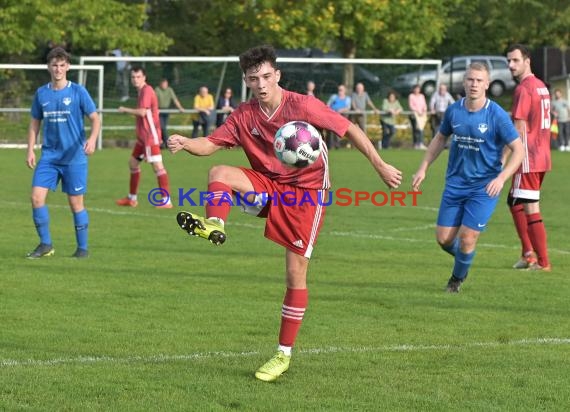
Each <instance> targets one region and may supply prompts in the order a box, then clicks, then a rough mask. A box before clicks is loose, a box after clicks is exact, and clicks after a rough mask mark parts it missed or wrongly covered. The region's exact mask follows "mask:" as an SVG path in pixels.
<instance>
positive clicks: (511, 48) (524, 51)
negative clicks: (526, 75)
mask: <svg viewBox="0 0 570 412" xmlns="http://www.w3.org/2000/svg"><path fill="white" fill-rule="evenodd" d="M515 50H519V51H520V52H521V54H522V56H523V58H524V59H530V49H529V48H528V47H527V46H525V45H524V44H520V43H515V44H511V45H510V46H509V47H508V48H507V53H511V52H514V51H515Z"/></svg>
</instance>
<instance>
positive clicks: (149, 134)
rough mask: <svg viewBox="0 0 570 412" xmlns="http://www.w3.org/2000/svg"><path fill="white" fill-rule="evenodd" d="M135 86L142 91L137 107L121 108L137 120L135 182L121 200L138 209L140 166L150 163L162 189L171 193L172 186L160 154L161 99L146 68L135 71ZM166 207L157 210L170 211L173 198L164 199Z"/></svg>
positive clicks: (132, 167) (131, 162) (131, 161)
mask: <svg viewBox="0 0 570 412" xmlns="http://www.w3.org/2000/svg"><path fill="white" fill-rule="evenodd" d="M131 83H132V84H133V86H134V88H135V89H136V90H137V91H138V100H137V107H136V108H134V109H132V108H130V107H123V106H121V107H119V109H118V110H119V112H121V113H128V114H132V115H133V116H135V117H136V134H137V142H136V144H135V147H134V149H133V152H132V155H131V157H130V159H129V168H130V170H131V178H130V183H129V195H128V196H127V197H124V198H122V199H119V200H117V205H119V206H130V207H136V206H137V204H138V201H137V192H138V189H139V181H140V177H141V169H140V162H142V161H143V160H145V159H146V161H147V162H148V163H150V164H151V165H152V168H153V170H154V173H155V174H156V179H157V180H158V186H159V187H160V188H161V189H164V190H165V193H170V187H169V184H168V173H167V172H166V169H165V168H164V165H163V163H162V154H161V152H160V142H161V141H162V138H161V130H160V120H159V116H158V98H157V97H156V93H155V92H154V89H153V88H152V86H150V85H149V84H147V82H146V73H145V70H144V69H143V68H142V67H133V68H132V69H131ZM163 200H164V203H163V204H160V205H157V206H155V207H156V208H158V209H170V208H172V203H171V202H170V198H163Z"/></svg>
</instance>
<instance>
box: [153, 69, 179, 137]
mask: <svg viewBox="0 0 570 412" xmlns="http://www.w3.org/2000/svg"><path fill="white" fill-rule="evenodd" d="M154 92H155V93H156V98H157V99H158V111H159V112H158V118H159V120H160V130H161V134H162V144H161V147H162V148H166V143H167V141H168V118H169V117H170V116H169V115H170V113H166V112H164V110H168V109H170V108H171V107H172V104H173V103H174V105H175V106H176V108H177V109H178V110H179V111H180V112H183V111H184V107H182V105H181V104H180V101H179V100H178V97H176V93H175V92H174V89H173V88H172V87H170V86H169V85H168V79H166V78H163V79H161V80H160V83H159V84H158V86H157V87H156V88H155V89H154Z"/></svg>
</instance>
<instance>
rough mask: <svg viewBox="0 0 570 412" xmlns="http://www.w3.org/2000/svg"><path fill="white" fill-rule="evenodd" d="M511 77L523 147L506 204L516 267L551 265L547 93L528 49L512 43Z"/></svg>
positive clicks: (514, 113) (515, 118)
mask: <svg viewBox="0 0 570 412" xmlns="http://www.w3.org/2000/svg"><path fill="white" fill-rule="evenodd" d="M507 60H508V62H509V69H510V71H511V73H512V74H513V78H514V79H515V80H516V81H517V82H518V86H517V88H516V89H515V93H514V96H513V107H512V110H511V115H512V118H513V121H514V124H515V128H516V129H517V130H518V132H519V133H520V136H521V139H522V142H523V145H524V147H525V157H524V160H523V162H522V165H521V167H520V169H519V171H518V172H517V173H516V174H515V175H514V176H513V179H512V185H511V190H510V192H509V197H508V205H509V207H510V210H511V214H512V215H513V220H514V223H515V227H516V230H517V233H518V235H519V238H520V240H521V244H522V256H521V258H520V260H519V261H518V262H516V263H515V265H514V266H513V267H514V268H515V269H528V270H542V271H550V270H551V269H552V267H551V265H550V261H549V259H548V250H547V243H546V229H545V227H544V222H543V221H542V215H541V214H540V207H539V199H540V187H541V185H542V181H543V179H544V175H545V174H546V172H548V171H549V170H550V169H551V160H550V93H549V92H548V88H547V87H546V85H545V84H544V83H543V82H542V81H541V80H539V79H538V78H536V77H535V75H534V74H533V73H532V71H531V67H530V51H529V50H528V49H527V48H526V47H525V46H523V45H520V44H514V45H512V46H510V47H509V48H508V49H507Z"/></svg>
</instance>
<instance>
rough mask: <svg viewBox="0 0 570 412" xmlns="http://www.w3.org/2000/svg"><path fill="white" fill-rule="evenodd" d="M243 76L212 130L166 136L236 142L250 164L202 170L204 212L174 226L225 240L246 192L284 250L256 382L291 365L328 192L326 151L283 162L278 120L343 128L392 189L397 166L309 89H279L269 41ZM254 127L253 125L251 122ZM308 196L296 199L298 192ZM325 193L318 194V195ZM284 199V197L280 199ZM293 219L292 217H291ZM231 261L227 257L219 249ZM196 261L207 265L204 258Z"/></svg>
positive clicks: (192, 147) (202, 150)
mask: <svg viewBox="0 0 570 412" xmlns="http://www.w3.org/2000/svg"><path fill="white" fill-rule="evenodd" d="M239 59H240V68H241V69H242V71H243V75H244V80H245V82H246V85H247V87H248V88H249V89H250V90H251V92H252V94H253V98H252V99H251V100H250V101H248V102H245V103H242V104H240V105H239V106H238V108H237V109H236V110H235V111H234V113H233V114H232V115H231V116H230V117H229V118H228V119H227V121H226V123H224V124H223V125H222V126H221V127H219V128H217V129H215V130H214V132H213V133H212V135H211V136H208V137H205V138H203V137H200V138H197V139H188V138H185V137H184V136H179V135H173V136H171V137H170V138H169V140H168V147H169V149H170V151H171V152H172V153H176V152H178V151H181V150H185V151H187V152H188V153H190V154H192V155H196V156H208V155H212V154H214V153H215V152H216V151H218V150H220V149H223V148H226V147H234V146H241V147H242V148H243V150H244V153H245V156H246V157H247V158H248V160H249V162H250V165H251V167H250V168H246V167H234V166H228V165H218V166H214V167H213V168H212V169H210V172H209V173H208V192H210V193H212V194H213V198H211V202H210V201H209V202H208V204H207V205H206V218H203V217H201V216H197V215H194V214H192V213H189V212H180V213H179V214H178V216H177V218H178V223H179V225H180V227H181V228H182V229H183V230H185V231H186V232H188V234H190V235H193V236H198V237H201V238H203V239H208V240H210V241H211V242H213V243H216V244H221V243H223V242H224V241H225V239H226V232H225V228H224V222H226V220H227V218H228V216H229V213H230V209H231V207H230V206H231V204H230V203H229V202H228V201H227V200H228V199H231V198H232V193H234V192H237V194H238V195H239V194H240V193H242V194H246V193H250V194H252V197H251V198H248V202H249V203H250V204H251V206H247V207H245V208H244V211H246V212H247V213H249V214H251V215H254V216H258V217H260V218H266V219H267V221H266V226H265V236H266V237H267V238H268V239H270V240H272V241H274V242H276V243H277V244H279V245H281V246H283V247H284V249H285V256H284V257H285V284H286V291H285V297H284V299H283V306H282V310H281V326H280V331H279V345H278V348H277V352H276V354H275V355H274V356H273V357H272V358H271V359H270V360H269V361H268V362H266V363H265V364H264V365H262V366H261V367H260V368H259V369H258V370H257V371H256V372H255V377H256V378H257V379H260V380H262V381H267V382H271V381H275V380H276V379H278V378H279V376H281V375H282V374H283V373H284V372H285V371H287V370H288V369H289V364H290V360H291V353H292V348H293V345H294V343H295V340H296V337H297V334H298V331H299V329H300V327H301V323H302V321H303V317H304V314H305V310H306V308H307V304H308V299H309V295H308V291H307V270H308V267H309V259H310V257H311V253H312V251H313V247H314V245H315V242H316V240H317V238H318V234H319V231H320V228H321V225H322V223H323V219H324V213H325V208H323V207H321V206H319V205H318V202H317V198H318V197H319V196H326V194H327V191H328V189H329V187H330V181H329V173H328V171H329V167H328V163H327V161H328V157H327V156H326V155H325V154H324V153H323V155H321V156H320V157H319V159H318V160H317V161H316V162H315V163H314V164H313V165H311V166H309V167H307V168H305V169H292V168H289V167H286V166H284V165H283V164H282V163H281V162H280V161H279V159H277V157H276V156H275V153H274V151H273V136H275V133H276V132H277V130H278V129H279V127H281V126H282V125H283V124H285V123H287V122H289V121H293V120H299V121H306V122H309V123H310V124H312V125H314V126H315V127H317V128H320V129H323V128H327V129H332V130H334V132H335V134H337V135H339V136H344V135H346V136H347V138H348V139H350V140H351V141H352V143H353V144H354V146H355V147H356V148H358V149H359V150H360V152H362V154H363V155H364V156H365V157H366V158H367V160H368V161H369V162H370V164H371V165H372V166H373V168H374V170H375V171H376V173H378V175H379V176H380V178H381V179H382V180H383V181H384V182H385V183H386V184H387V185H388V187H390V188H397V187H398V186H399V185H400V183H401V179H402V176H401V172H400V171H398V170H397V169H395V168H394V167H393V166H391V165H389V164H387V163H385V162H384V161H383V160H382V159H381V157H380V156H379V154H378V152H377V151H376V150H374V146H373V145H372V143H371V142H370V140H369V139H368V137H367V136H366V135H365V134H364V132H363V131H362V130H361V129H360V128H359V127H357V126H355V125H354V124H352V123H351V122H350V121H349V120H348V119H346V118H345V117H344V116H341V115H340V114H339V113H337V112H334V111H333V110H331V109H330V108H328V107H327V106H325V104H323V102H321V101H320V100H318V99H314V98H312V97H309V96H305V95H302V94H298V93H294V92H291V91H288V90H284V89H282V88H281V87H280V86H279V80H280V78H281V71H280V70H279V69H278V68H277V63H276V59H277V57H276V54H275V50H274V48H273V47H271V46H261V47H255V48H253V49H250V50H248V51H246V52H245V53H242V54H241V55H240V57H239ZM253 126H255V127H253ZM254 193H257V194H258V196H256V199H255V200H254V199H253V194H254ZM283 193H289V194H292V195H293V196H294V197H295V198H296V199H297V201H296V202H295V204H293V205H291V204H288V205H286V204H284V203H283V202H278V201H273V200H271V201H270V203H269V204H267V205H264V204H263V203H262V201H261V198H262V196H263V195H262V194H264V195H268V197H270V198H272V199H278V198H282V195H283ZM307 197H308V198H310V199H312V200H311V201H310V202H298V200H300V199H301V198H303V199H306V198H307ZM320 198H321V199H324V197H320ZM286 203H288V202H286ZM291 222H296V224H291ZM217 259H218V260H219V259H221V260H222V261H225V262H226V263H227V265H226V266H228V267H229V265H230V263H231V256H226V257H225V258H224V257H223V256H219V257H218V258H217ZM197 264H199V265H200V264H208V263H207V261H205V260H204V261H203V262H198V263H197Z"/></svg>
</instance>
